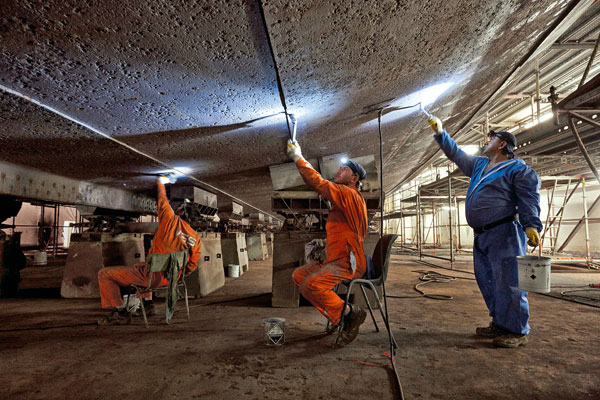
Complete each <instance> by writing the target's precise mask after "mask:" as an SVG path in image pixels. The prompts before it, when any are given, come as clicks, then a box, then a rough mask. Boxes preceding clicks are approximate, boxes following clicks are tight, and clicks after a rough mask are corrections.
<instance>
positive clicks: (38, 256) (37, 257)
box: [33, 251, 48, 265]
mask: <svg viewBox="0 0 600 400" xmlns="http://www.w3.org/2000/svg"><path fill="white" fill-rule="evenodd" d="M47 264H48V255H47V253H46V252H45V251H36V252H35V253H33V265H47Z"/></svg>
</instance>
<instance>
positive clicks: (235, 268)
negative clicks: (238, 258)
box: [227, 264, 240, 278]
mask: <svg viewBox="0 0 600 400" xmlns="http://www.w3.org/2000/svg"><path fill="white" fill-rule="evenodd" d="M227 276H228V277H230V278H239V277H240V266H239V265H238V264H229V265H227Z"/></svg>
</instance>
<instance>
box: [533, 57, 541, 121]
mask: <svg viewBox="0 0 600 400" xmlns="http://www.w3.org/2000/svg"><path fill="white" fill-rule="evenodd" d="M541 97H542V96H541V94H540V59H539V58H536V59H535V102H536V103H537V123H538V124H539V123H540V116H541V114H542V112H541V107H542V106H541V101H542V99H541Z"/></svg>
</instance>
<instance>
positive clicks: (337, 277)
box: [287, 141, 368, 346]
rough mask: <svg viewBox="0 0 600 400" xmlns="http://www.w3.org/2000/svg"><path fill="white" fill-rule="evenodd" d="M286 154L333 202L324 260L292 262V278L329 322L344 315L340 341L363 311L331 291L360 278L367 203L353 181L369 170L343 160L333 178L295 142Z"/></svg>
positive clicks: (354, 331) (352, 332)
mask: <svg viewBox="0 0 600 400" xmlns="http://www.w3.org/2000/svg"><path fill="white" fill-rule="evenodd" d="M287 153H288V156H289V157H290V158H291V159H292V160H293V161H294V162H295V163H296V166H297V167H298V171H299V172H300V175H301V176H302V179H304V182H305V183H306V184H307V185H308V186H310V187H311V188H312V189H313V190H314V191H316V192H317V193H319V194H320V195H321V196H323V197H324V198H325V199H327V200H329V201H330V202H331V210H330V211H329V217H328V218H327V226H326V230H327V245H326V252H327V260H326V261H325V262H323V264H319V263H318V262H312V263H309V264H306V265H303V266H301V267H299V268H296V270H294V273H293V279H294V281H295V282H296V284H297V285H298V286H299V287H300V293H301V294H302V295H303V296H304V297H305V298H306V299H307V300H308V301H310V302H311V303H312V304H313V305H314V306H315V307H316V308H317V309H318V310H319V311H320V312H321V313H322V314H323V315H324V316H325V317H326V318H327V319H328V320H329V321H330V323H331V324H332V325H333V326H336V325H338V324H339V323H340V322H341V319H342V318H344V327H343V331H342V335H341V338H340V340H339V341H338V342H337V343H336V344H337V346H344V345H346V344H348V343H350V342H351V341H353V340H354V339H355V338H356V335H358V329H359V326H360V325H361V324H362V323H363V322H364V320H365V317H366V313H365V311H364V310H362V309H361V308H360V307H358V306H356V305H353V304H348V305H347V306H346V307H345V309H344V301H343V300H342V299H341V298H340V297H339V296H338V295H337V294H336V293H335V292H334V291H333V288H334V287H335V286H336V285H337V284H338V283H340V282H342V281H344V280H347V279H354V278H362V277H363V275H364V274H365V271H366V260H365V254H364V248H363V241H364V238H365V236H366V235H367V228H368V222H367V206H366V203H365V199H364V198H363V196H362V195H361V194H360V192H359V191H358V187H357V185H358V184H359V182H360V181H361V180H363V179H365V178H366V176H367V174H366V172H365V170H364V168H363V167H362V166H360V164H358V163H356V162H354V161H347V162H346V163H345V164H344V165H342V166H341V167H340V168H339V169H338V171H337V173H336V175H335V179H334V182H330V181H328V180H325V179H323V178H322V177H321V175H320V174H319V173H318V172H317V171H315V170H314V169H313V167H312V166H311V165H310V164H309V163H308V162H307V161H306V160H305V159H304V158H303V157H302V153H301V151H300V146H299V145H298V143H297V142H291V141H290V142H288V149H287Z"/></svg>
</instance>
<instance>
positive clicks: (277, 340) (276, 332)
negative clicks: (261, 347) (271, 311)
mask: <svg viewBox="0 0 600 400" xmlns="http://www.w3.org/2000/svg"><path fill="white" fill-rule="evenodd" d="M263 326H264V328H265V344H266V345H268V346H279V345H282V344H283V343H284V342H285V318H277V317H269V318H265V319H263Z"/></svg>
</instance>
